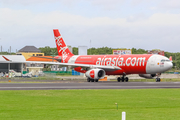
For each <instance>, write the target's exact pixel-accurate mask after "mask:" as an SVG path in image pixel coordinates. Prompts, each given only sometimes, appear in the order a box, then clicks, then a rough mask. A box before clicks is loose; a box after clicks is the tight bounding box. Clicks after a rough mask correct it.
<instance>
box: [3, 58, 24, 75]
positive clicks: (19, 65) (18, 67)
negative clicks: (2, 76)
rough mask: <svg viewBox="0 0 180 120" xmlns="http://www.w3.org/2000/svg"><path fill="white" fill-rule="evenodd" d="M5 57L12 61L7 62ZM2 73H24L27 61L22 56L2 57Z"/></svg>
mask: <svg viewBox="0 0 180 120" xmlns="http://www.w3.org/2000/svg"><path fill="white" fill-rule="evenodd" d="M3 56H4V57H6V58H8V59H9V60H10V61H7V60H5V59H4V58H3ZM0 61H1V63H0V73H9V70H14V71H16V72H20V73H22V72H23V62H25V61H26V59H25V58H24V56H22V55H0ZM11 61H18V62H16V63H11Z"/></svg>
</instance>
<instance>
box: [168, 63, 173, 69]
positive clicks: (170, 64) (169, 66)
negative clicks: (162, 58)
mask: <svg viewBox="0 0 180 120" xmlns="http://www.w3.org/2000/svg"><path fill="white" fill-rule="evenodd" d="M172 67H173V64H172V62H168V64H167V69H168V70H170V69H171V68H172Z"/></svg>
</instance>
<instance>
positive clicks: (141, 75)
mask: <svg viewBox="0 0 180 120" xmlns="http://www.w3.org/2000/svg"><path fill="white" fill-rule="evenodd" d="M139 76H140V77H143V78H147V79H152V78H154V77H155V76H156V74H139Z"/></svg>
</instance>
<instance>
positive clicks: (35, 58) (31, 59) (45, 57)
mask: <svg viewBox="0 0 180 120" xmlns="http://www.w3.org/2000/svg"><path fill="white" fill-rule="evenodd" d="M41 57H44V58H41ZM47 58H53V57H52V56H39V57H33V56H32V57H30V58H28V59H27V60H26V61H46V62H53V59H47ZM54 62H57V60H54Z"/></svg>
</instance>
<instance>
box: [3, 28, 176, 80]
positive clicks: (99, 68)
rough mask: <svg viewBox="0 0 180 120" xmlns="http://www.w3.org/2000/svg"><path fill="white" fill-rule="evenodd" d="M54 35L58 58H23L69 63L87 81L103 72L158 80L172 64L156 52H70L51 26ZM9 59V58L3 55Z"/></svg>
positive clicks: (61, 63) (122, 78)
mask: <svg viewBox="0 0 180 120" xmlns="http://www.w3.org/2000/svg"><path fill="white" fill-rule="evenodd" d="M53 31H54V37H55V42H56V45H57V50H58V54H59V55H58V56H56V57H54V59H56V60H57V61H59V62H37V61H27V63H42V64H56V65H61V66H70V67H71V68H74V70H75V71H78V72H81V73H85V75H86V77H87V81H88V82H98V80H99V79H101V78H104V76H105V75H119V76H122V77H118V78H117V81H118V82H120V81H122V82H124V81H126V82H128V77H125V76H126V75H129V74H139V76H141V77H144V78H154V77H157V78H156V82H160V78H159V76H160V75H161V73H162V72H165V71H167V70H169V69H171V68H172V66H173V64H172V58H170V60H169V59H168V58H167V57H164V56H161V55H156V54H132V55H73V54H72V53H71V52H70V50H69V49H68V47H67V46H66V44H65V42H64V40H63V38H62V36H61V34H60V33H59V31H58V30H57V29H54V30H53ZM3 58H4V59H5V60H6V61H8V62H12V63H19V61H12V60H9V59H8V58H6V57H5V56H3Z"/></svg>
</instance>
